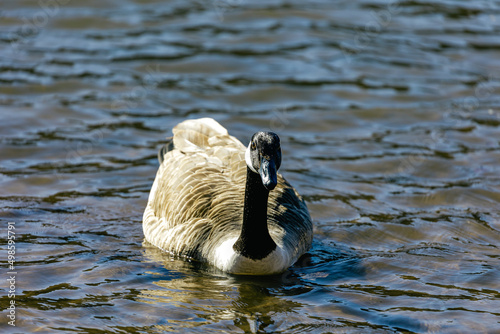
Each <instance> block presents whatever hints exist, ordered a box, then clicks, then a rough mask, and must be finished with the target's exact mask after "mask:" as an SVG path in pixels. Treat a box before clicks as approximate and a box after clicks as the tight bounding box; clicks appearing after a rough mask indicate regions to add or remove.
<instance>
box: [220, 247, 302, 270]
mask: <svg viewBox="0 0 500 334" xmlns="http://www.w3.org/2000/svg"><path fill="white" fill-rule="evenodd" d="M236 240H238V238H230V239H228V240H226V241H224V242H222V243H221V245H220V246H219V247H217V249H216V250H215V254H214V257H213V258H212V259H211V260H212V262H213V263H212V264H213V265H215V266H216V267H218V268H219V269H222V270H223V271H226V272H228V273H231V274H239V275H272V274H278V273H282V272H283V271H285V270H286V269H287V268H288V267H290V266H291V265H292V264H293V262H294V261H295V260H296V259H292V258H291V257H290V255H289V254H291V252H289V251H286V250H285V249H284V248H283V247H282V246H281V245H277V246H276V249H275V250H274V251H272V252H271V253H270V254H269V255H268V256H266V257H265V258H263V259H261V260H252V259H249V258H247V257H245V256H243V255H241V254H239V253H237V252H236V251H235V250H234V249H233V245H234V243H235V242H236Z"/></svg>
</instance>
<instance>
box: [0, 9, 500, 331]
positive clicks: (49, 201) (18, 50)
mask: <svg viewBox="0 0 500 334" xmlns="http://www.w3.org/2000/svg"><path fill="white" fill-rule="evenodd" d="M499 5H500V4H499V3H498V2H497V1H491V0H473V1H458V0H456V1H455V0H451V1H435V2H425V1H420V0H417V1H391V2H382V1H374V0H367V1H335V2H331V1H314V2H307V3H304V2H299V1H281V2H280V1H271V2H269V1H253V2H248V1H224V0H214V1H208V2H201V1H196V0H194V1H168V2H167V1H163V0H148V1H136V0H127V1H121V2H120V3H119V4H118V3H117V2H114V1H109V0H106V1H86V2H82V1H76V0H75V1H47V2H43V1H35V0H23V1H10V0H8V1H3V2H2V6H1V8H0V117H1V122H0V159H1V161H0V189H1V190H0V223H1V224H2V226H4V227H5V226H7V222H8V221H14V222H16V233H17V234H16V237H17V238H16V247H17V253H16V254H17V259H16V269H17V272H18V276H17V284H16V289H17V291H16V305H17V320H16V322H17V326H16V327H15V328H13V327H12V326H9V325H8V324H7V323H6V321H5V319H6V317H4V318H3V320H2V321H1V322H0V327H1V330H2V332H12V333H28V332H40V333H58V332H60V333H103V332H106V333H161V332H166V331H176V332H177V331H178V332H200V333H207V332H208V333H211V332H213V333H216V332H217V333H228V332H231V333H244V332H250V333H257V332H266V333H276V332H277V333H324V332H350V333H360V332H363V333H365V332H374V333H397V332H429V333H459V332H464V333H467V332H477V333H481V332H483V333H492V332H497V331H499V330H500V321H499V319H500V312H499V311H498V310H499V309H500V283H499V282H500V271H499V268H500V262H499V261H500V260H499V254H500V253H499V249H498V244H499V240H500V232H499V231H500V211H499V210H498V208H499V207H500V206H499V203H500V179H499V177H498V175H500V167H499V166H500V151H499V146H500V131H499V129H500V100H499V98H498V96H500V62H499V60H500V54H499V50H500V39H499V38H498V36H499V35H500V6H499ZM207 116H209V117H213V118H215V119H216V120H217V121H219V122H220V123H221V124H223V125H224V126H225V127H226V128H228V129H229V131H230V133H231V134H233V135H235V136H236V137H238V138H239V139H241V140H242V141H243V142H246V141H248V140H249V138H250V136H251V134H252V133H254V132H255V131H257V130H262V129H270V130H273V131H276V132H278V133H279V134H280V137H281V138H282V143H283V159H284V160H283V165H282V170H283V174H284V175H285V176H286V178H287V179H288V180H289V181H290V182H291V183H292V184H293V185H294V186H295V187H296V188H297V189H298V190H299V192H300V193H301V194H302V195H303V196H304V198H305V200H306V201H307V204H308V207H309V210H310V212H311V215H312V218H313V221H314V227H315V242H314V247H313V249H312V250H311V252H310V253H309V254H308V255H307V256H306V257H304V258H302V259H301V260H300V261H299V263H298V264H297V265H295V266H294V267H292V268H290V270H289V271H287V272H286V273H284V274H283V275H278V276H273V277H261V278H258V277H236V276H231V275H226V274H224V273H221V272H218V271H216V270H214V269H213V268H210V267H206V266H204V265H202V264H199V263H192V262H189V261H187V260H185V259H177V258H171V257H170V256H169V255H166V254H162V253H160V252H159V251H158V250H157V249H155V248H154V247H151V246H149V245H147V244H143V234H142V226H141V219H142V212H143V210H144V207H145V205H146V201H147V196H148V193H149V190H150V187H151V185H152V182H153V179H154V176H155V173H156V170H157V160H156V153H157V149H158V148H159V147H160V145H161V144H162V143H163V141H164V138H165V137H167V136H170V134H171V132H170V131H171V128H172V127H173V126H174V125H175V124H177V123H179V122H180V121H182V120H184V119H186V118H195V117H207ZM0 234H1V235H0V238H2V241H6V240H7V236H6V233H4V232H2V233H0ZM3 244H4V243H3ZM2 249H3V250H2V251H3V252H6V250H5V248H2ZM4 254H6V253H4ZM4 258H5V257H4ZM2 275H3V276H2V277H1V278H0V281H1V282H3V283H2V284H1V285H0V287H1V289H2V291H3V292H5V291H7V288H8V287H7V285H6V279H4V278H6V277H5V275H7V274H6V273H5V271H3V272H2ZM9 302H10V299H9V298H8V296H7V295H6V294H5V293H2V294H1V295H0V304H1V306H2V308H3V309H6V308H7V306H8V305H9Z"/></svg>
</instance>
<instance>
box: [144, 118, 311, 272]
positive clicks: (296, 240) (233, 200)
mask: <svg viewBox="0 0 500 334" xmlns="http://www.w3.org/2000/svg"><path fill="white" fill-rule="evenodd" d="M173 133H174V137H173V145H172V143H171V144H170V145H168V146H165V147H164V148H163V149H162V150H161V151H160V154H159V159H160V163H161V164H160V167H159V169H158V172H157V174H156V179H155V181H154V183H153V186H152V188H151V193H150V195H149V200H148V204H147V207H146V210H145V212H144V217H143V229H144V235H145V237H146V239H147V240H148V241H149V242H150V243H152V244H153V245H155V246H157V247H159V248H161V249H163V250H165V251H168V252H171V253H173V254H176V255H184V256H189V257H192V258H194V259H197V260H200V261H203V262H208V263H210V264H212V265H214V266H216V267H218V268H219V269H221V270H223V271H226V272H229V273H234V274H246V275H266V274H276V273H280V272H283V271H285V270H286V269H287V268H288V267H289V266H291V265H292V264H293V263H295V261H296V260H297V259H298V258H299V257H300V256H301V255H302V254H303V253H305V252H306V251H307V250H308V249H309V247H310V245H311V242H312V224H311V219H310V216H309V212H308V210H307V207H306V205H305V203H304V201H303V200H302V199H301V197H300V196H299V194H298V193H297V192H296V191H295V189H294V188H293V187H292V186H291V185H290V184H289V183H288V182H287V181H286V180H285V179H284V178H283V177H282V176H281V175H280V174H277V169H278V168H279V164H280V163H281V150H280V147H279V138H278V137H277V136H276V135H274V134H272V133H263V132H260V133H257V134H255V135H254V138H252V142H251V143H250V144H249V146H248V148H246V147H245V146H244V145H243V144H242V143H241V142H240V141H239V140H238V139H236V138H234V137H232V136H230V135H229V134H228V133H227V130H226V129H224V128H223V127H222V126H221V125H220V124H219V123H217V122H216V121H214V120H213V119H209V118H203V119H198V120H189V121H185V122H182V123H180V124H179V125H177V126H176V127H175V128H174V130H173ZM274 136H275V137H274ZM276 141H277V144H276ZM276 145H277V146H276ZM261 161H262V164H261Z"/></svg>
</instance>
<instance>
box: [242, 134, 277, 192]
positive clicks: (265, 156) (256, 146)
mask: <svg viewBox="0 0 500 334" xmlns="http://www.w3.org/2000/svg"><path fill="white" fill-rule="evenodd" d="M245 160H246V163H247V166H248V168H249V169H250V170H251V171H253V172H254V173H258V174H260V177H261V179H262V184H263V185H264V187H265V188H266V189H267V190H273V189H274V188H275V187H276V185H277V184H278V169H279V168H280V166H281V145H280V138H279V137H278V135H277V134H275V133H273V132H257V133H256V134H254V135H253V136H252V140H250V144H248V148H247V150H246V154H245Z"/></svg>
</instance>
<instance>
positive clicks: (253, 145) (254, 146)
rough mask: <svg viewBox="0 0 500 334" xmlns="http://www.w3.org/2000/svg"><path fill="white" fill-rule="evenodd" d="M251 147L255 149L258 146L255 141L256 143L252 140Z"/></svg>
mask: <svg viewBox="0 0 500 334" xmlns="http://www.w3.org/2000/svg"><path fill="white" fill-rule="evenodd" d="M250 148H251V149H252V150H255V149H256V148H257V146H256V145H255V143H254V142H252V145H250Z"/></svg>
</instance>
